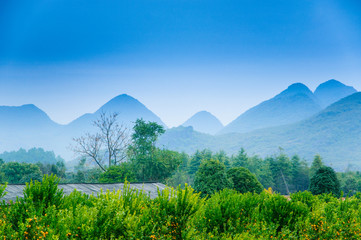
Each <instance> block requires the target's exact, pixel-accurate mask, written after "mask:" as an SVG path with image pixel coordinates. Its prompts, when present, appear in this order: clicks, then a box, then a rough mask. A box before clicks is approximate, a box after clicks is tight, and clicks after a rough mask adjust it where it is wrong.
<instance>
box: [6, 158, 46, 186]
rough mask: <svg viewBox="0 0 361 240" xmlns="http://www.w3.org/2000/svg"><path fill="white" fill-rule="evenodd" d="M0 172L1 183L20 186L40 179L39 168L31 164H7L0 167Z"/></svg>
mask: <svg viewBox="0 0 361 240" xmlns="http://www.w3.org/2000/svg"><path fill="white" fill-rule="evenodd" d="M0 172H1V173H2V174H3V176H2V178H3V179H2V180H3V182H8V183H13V184H20V183H25V182H29V181H30V180H38V181H40V180H41V179H42V173H41V171H40V168H39V166H38V165H36V164H32V163H18V162H9V163H4V164H2V165H1V166H0Z"/></svg>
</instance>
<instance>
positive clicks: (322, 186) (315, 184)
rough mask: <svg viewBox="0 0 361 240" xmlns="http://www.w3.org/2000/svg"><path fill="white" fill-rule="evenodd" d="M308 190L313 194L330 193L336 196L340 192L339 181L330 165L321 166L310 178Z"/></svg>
mask: <svg viewBox="0 0 361 240" xmlns="http://www.w3.org/2000/svg"><path fill="white" fill-rule="evenodd" d="M310 191H311V192H312V193H313V194H322V193H331V194H334V195H335V196H336V197H339V196H340V194H341V186H340V181H339V180H338V179H337V176H336V173H335V171H334V170H333V169H332V168H330V167H321V168H319V169H318V170H317V172H316V173H315V175H314V176H313V177H312V178H311V184H310Z"/></svg>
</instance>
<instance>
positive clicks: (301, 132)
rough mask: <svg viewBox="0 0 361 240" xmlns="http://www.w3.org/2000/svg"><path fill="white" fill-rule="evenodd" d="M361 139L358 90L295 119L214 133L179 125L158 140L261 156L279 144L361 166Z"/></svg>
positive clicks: (334, 162) (177, 146) (308, 154)
mask: <svg viewBox="0 0 361 240" xmlns="http://www.w3.org/2000/svg"><path fill="white" fill-rule="evenodd" d="M178 136H181V137H182V138H181V139H180V138H178ZM207 136H208V137H207ZM185 142H187V143H188V145H185V144H184V143H185ZM360 142H361V93H360V92H358V93H354V94H352V95H350V96H348V97H346V98H343V99H341V100H339V101H338V102H336V103H333V104H331V105H330V106H329V107H327V108H326V109H324V110H322V111H321V112H319V113H318V114H315V115H313V116H312V117H310V118H308V119H305V120H302V121H299V122H297V123H293V124H288V125H283V126H277V127H271V128H264V129H259V130H255V131H251V132H247V133H229V134H223V135H217V136H209V135H205V134H203V135H202V134H199V133H197V132H195V131H193V129H191V128H183V127H181V128H176V129H171V130H169V131H167V132H166V133H165V134H164V136H162V138H161V142H160V144H163V145H164V146H165V147H168V148H170V149H174V150H177V151H186V152H188V151H187V150H188V149H191V150H193V149H204V148H208V149H212V150H213V151H218V150H225V151H226V152H228V153H236V152H238V151H239V150H240V149H241V148H244V149H245V150H246V151H247V152H249V153H250V154H257V155H260V156H263V157H264V156H267V155H270V154H276V153H278V151H279V149H280V148H282V149H283V150H282V151H284V152H285V153H287V154H289V155H293V154H298V155H299V156H301V157H303V158H306V159H307V160H309V161H311V160H312V158H313V156H314V155H316V154H320V155H321V156H322V157H323V158H324V160H325V162H326V163H327V164H330V165H332V166H333V167H335V168H336V169H338V170H344V169H345V168H346V167H347V166H349V165H352V166H354V167H356V169H358V170H360V169H361V148H360V147H359V145H360Z"/></svg>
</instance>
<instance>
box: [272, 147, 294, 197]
mask: <svg viewBox="0 0 361 240" xmlns="http://www.w3.org/2000/svg"><path fill="white" fill-rule="evenodd" d="M266 161H267V162H268V164H269V168H270V170H271V172H272V179H273V181H274V184H275V185H274V190H275V191H277V192H280V193H281V194H288V195H289V194H290V190H289V185H290V183H291V172H292V165H291V161H290V159H289V158H288V157H287V156H286V155H285V154H283V153H281V154H280V155H278V156H274V157H269V158H267V159H266Z"/></svg>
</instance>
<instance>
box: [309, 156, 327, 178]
mask: <svg viewBox="0 0 361 240" xmlns="http://www.w3.org/2000/svg"><path fill="white" fill-rule="evenodd" d="M323 166H324V164H323V162H322V158H321V156H320V155H318V154H317V155H316V156H315V157H314V159H313V162H312V164H311V168H310V176H311V177H313V176H314V175H315V173H316V172H317V170H318V169H320V168H321V167H323Z"/></svg>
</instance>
